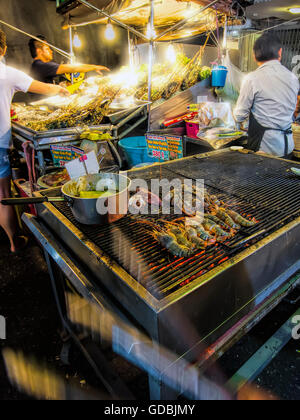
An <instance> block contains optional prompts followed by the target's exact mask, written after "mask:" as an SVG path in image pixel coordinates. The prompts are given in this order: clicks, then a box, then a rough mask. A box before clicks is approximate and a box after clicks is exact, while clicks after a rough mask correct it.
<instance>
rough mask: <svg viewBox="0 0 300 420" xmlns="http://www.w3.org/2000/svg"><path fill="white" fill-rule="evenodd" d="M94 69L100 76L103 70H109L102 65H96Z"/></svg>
mask: <svg viewBox="0 0 300 420" xmlns="http://www.w3.org/2000/svg"><path fill="white" fill-rule="evenodd" d="M95 71H96V72H97V73H98V74H100V75H101V76H102V72H103V71H110V69H109V68H107V67H104V66H96V67H95Z"/></svg>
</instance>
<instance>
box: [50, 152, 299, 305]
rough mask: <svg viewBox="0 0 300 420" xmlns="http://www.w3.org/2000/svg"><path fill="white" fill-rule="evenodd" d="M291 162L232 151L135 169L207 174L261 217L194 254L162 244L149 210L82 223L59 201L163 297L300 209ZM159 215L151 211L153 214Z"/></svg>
mask: <svg viewBox="0 0 300 420" xmlns="http://www.w3.org/2000/svg"><path fill="white" fill-rule="evenodd" d="M289 168H290V164H289V163H287V162H282V161H280V160H276V159H266V158H263V157H260V156H256V155H246V156H245V155H240V154H239V153H230V154H228V155H227V154H220V155H215V156H211V157H208V158H204V159H197V158H192V159H190V160H188V161H182V162H175V163H171V164H169V165H167V167H166V166H163V167H155V168H153V169H151V172H150V173H149V171H145V170H143V171H138V172H135V173H133V174H130V176H131V177H133V178H141V179H145V180H148V181H149V180H150V179H151V178H157V177H159V176H163V177H166V178H168V179H173V178H174V177H179V178H181V177H187V178H193V179H204V180H205V183H206V186H208V189H209V192H211V193H212V194H215V195H218V197H219V198H221V199H222V200H223V201H225V202H226V203H227V204H228V205H230V207H231V208H232V209H233V210H235V211H237V212H239V213H240V214H241V215H244V216H246V217H247V216H251V217H255V218H256V220H258V221H259V223H258V224H257V225H255V226H254V227H251V228H249V229H242V230H241V231H240V232H239V233H238V234H237V235H236V236H235V237H234V238H233V239H232V240H230V241H228V242H226V243H224V244H217V245H216V246H213V247H210V248H208V249H207V250H205V251H199V252H198V253H197V254H195V255H193V256H191V257H189V258H175V257H172V256H171V255H170V254H169V253H168V252H167V251H166V250H164V249H162V248H161V247H160V245H159V244H157V242H156V241H155V240H154V239H153V237H152V236H151V233H150V231H148V230H147V229H146V228H145V227H144V226H143V225H141V224H139V223H137V221H138V219H139V218H143V219H144V218H145V216H126V217H125V218H123V219H122V220H120V221H118V222H117V223H114V224H113V225H108V226H101V227H95V226H92V227H91V226H83V225H80V224H79V223H77V222H76V221H75V220H74V217H73V215H72V212H71V210H70V209H69V207H68V206H67V205H66V204H65V203H55V206H56V208H57V209H58V210H59V211H60V212H61V213H63V214H64V215H65V216H66V217H67V218H68V219H69V220H70V221H72V223H73V224H74V225H75V226H76V227H77V228H78V229H80V230H81V231H82V232H83V233H84V234H85V235H86V236H87V237H88V238H89V239H90V240H91V241H93V242H94V243H95V244H96V245H97V246H99V247H100V248H101V249H102V250H103V251H104V252H105V253H106V254H108V255H109V256H110V257H111V258H113V259H114V260H115V261H116V262H117V263H118V264H119V265H121V266H122V267H123V268H124V269H125V270H126V271H127V272H128V273H129V274H130V275H131V276H132V277H134V278H135V279H136V281H137V282H139V283H140V284H141V285H142V286H143V287H145V288H146V289H147V290H148V291H149V292H150V293H151V294H152V295H153V296H154V297H156V298H157V299H158V300H161V299H163V298H165V297H167V296H169V295H170V294H172V293H173V292H175V291H177V290H179V289H180V288H181V287H182V286H184V285H186V284H188V283H191V282H192V281H193V280H195V279H199V277H201V275H203V274H205V273H207V272H209V271H210V270H212V269H213V268H215V267H217V266H218V265H219V264H221V263H223V262H224V261H226V260H228V259H229V258H231V257H232V256H234V255H237V254H238V253H239V252H240V251H241V250H243V249H245V247H247V246H249V245H251V244H253V243H255V242H257V241H258V240H259V239H261V237H262V236H263V235H264V236H266V235H268V234H269V233H271V232H273V231H275V230H276V229H278V228H279V227H280V226H282V225H284V224H287V223H288V222H289V221H290V220H292V219H294V218H296V216H299V215H300V188H299V180H298V179H296V178H295V177H293V176H291V175H290V174H289V173H288V172H287V170H288V169H289ZM174 175H176V176H174ZM246 175H247V176H246ZM147 217H148V216H147ZM159 217H161V216H151V217H150V220H153V218H154V220H155V218H159ZM256 235H257V236H256ZM251 238H252V239H251Z"/></svg>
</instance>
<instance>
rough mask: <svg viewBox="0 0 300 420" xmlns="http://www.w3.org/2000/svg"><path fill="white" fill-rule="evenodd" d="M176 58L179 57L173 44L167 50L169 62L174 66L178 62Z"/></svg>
mask: <svg viewBox="0 0 300 420" xmlns="http://www.w3.org/2000/svg"><path fill="white" fill-rule="evenodd" d="M176 58H177V56H176V51H175V47H174V45H173V44H170V45H169V46H168V49H167V59H168V61H170V63H173V64H174V63H175V62H176Z"/></svg>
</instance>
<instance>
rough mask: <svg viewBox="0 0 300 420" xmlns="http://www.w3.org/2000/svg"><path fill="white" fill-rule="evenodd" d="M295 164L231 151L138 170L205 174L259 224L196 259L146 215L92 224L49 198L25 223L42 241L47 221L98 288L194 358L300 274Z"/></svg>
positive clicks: (142, 174) (141, 173)
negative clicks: (163, 236) (168, 240)
mask: <svg viewBox="0 0 300 420" xmlns="http://www.w3.org/2000/svg"><path fill="white" fill-rule="evenodd" d="M294 165H295V163H294V162H293V166H294ZM290 167H291V162H288V161H285V160H281V159H276V158H270V157H266V156H259V155H256V154H252V153H250V154H241V153H239V152H232V151H230V150H222V151H217V152H212V153H208V154H205V155H199V156H196V157H192V158H187V159H182V160H179V161H174V162H172V163H166V164H162V165H159V164H158V165H154V166H152V167H150V168H148V169H147V170H138V171H131V172H129V177H131V178H132V179H134V178H142V179H145V180H151V179H152V178H159V177H162V178H168V179H170V180H171V179H174V178H191V179H204V180H205V184H206V187H207V188H208V189H209V190H210V192H212V193H214V194H217V195H218V196H220V197H221V198H222V199H223V200H224V201H225V202H226V203H228V204H230V206H231V208H233V209H234V210H236V211H238V212H239V213H241V214H243V215H245V216H247V215H248V216H251V217H255V218H256V219H257V220H258V221H259V223H258V224H256V225H255V226H254V227H251V228H249V229H243V230H242V231H241V232H239V234H238V235H237V236H235V237H234V238H233V239H232V240H230V241H228V242H227V243H224V244H218V245H217V246H215V247H212V248H209V249H207V250H206V251H199V252H198V253H196V254H195V255H193V256H191V257H189V258H175V257H172V256H170V254H169V253H168V252H167V251H165V250H163V249H162V248H161V247H160V246H159V245H158V244H157V243H156V242H155V241H154V239H153V238H152V237H151V235H150V234H149V232H147V230H145V228H144V226H142V225H141V224H139V223H137V217H141V216H127V217H125V218H124V219H122V220H120V221H119V222H117V223H115V224H113V225H108V226H105V227H103V226H101V227H87V226H82V225H79V224H78V223H77V222H76V221H75V220H74V218H73V216H72V213H71V211H70V209H69V208H68V206H67V205H66V204H65V203H55V204H49V203H47V204H43V205H40V206H39V208H38V220H34V221H33V219H32V218H30V217H29V216H25V218H24V220H25V222H26V223H27V225H28V226H29V228H31V230H32V231H33V232H34V233H35V235H36V236H37V237H39V235H38V233H37V226H38V225H39V226H40V227H41V229H42V227H43V225H44V226H46V227H47V228H48V229H49V230H50V231H51V232H52V233H53V235H55V238H56V240H57V241H58V243H61V244H63V245H64V247H66V248H67V249H68V250H69V251H70V252H71V254H72V255H73V256H74V258H75V260H76V261H78V263H80V265H82V266H84V267H86V268H87V269H88V271H89V273H90V276H91V279H93V287H95V288H96V289H97V287H98V286H99V287H103V288H104V289H105V290H106V292H107V294H108V295H109V296H110V297H111V299H112V300H113V301H115V302H117V303H118V305H120V306H121V307H122V308H123V310H125V311H126V313H128V314H130V316H131V317H133V318H134V319H135V321H136V322H137V323H138V324H139V325H140V326H141V327H143V328H144V329H145V330H146V331H147V333H148V334H149V335H150V336H151V337H152V338H153V339H154V340H156V341H158V342H159V343H161V344H162V345H164V346H166V347H168V348H170V349H172V350H173V351H174V352H176V353H177V354H179V355H184V357H185V358H187V359H188V360H192V361H193V360H195V357H196V355H199V352H201V349H203V346H204V347H206V346H209V345H211V344H213V343H214V342H215V341H216V340H218V339H220V337H222V336H223V335H224V334H226V332H227V331H229V330H230V329H231V328H233V326H234V325H236V324H237V323H238V322H240V321H241V320H242V319H243V318H244V317H245V316H247V314H250V313H251V312H253V311H254V310H255V309H256V308H258V307H259V305H261V304H263V302H264V301H265V300H266V299H268V298H270V297H271V296H272V295H273V294H275V293H276V292H277V291H278V290H279V289H280V288H281V287H282V286H284V285H286V284H288V282H289V280H290V278H291V277H292V276H293V275H294V274H295V273H297V272H298V271H299V270H300V258H299V255H300V188H299V187H300V184H299V183H300V180H299V179H298V178H296V177H295V176H293V175H292V174H291V173H290V172H289V168H290ZM42 194H45V195H49V196H53V194H57V195H59V194H60V192H59V190H51V191H45V192H44V193H42ZM152 217H153V216H152ZM289 286H291V287H293V286H294V284H290V283H289Z"/></svg>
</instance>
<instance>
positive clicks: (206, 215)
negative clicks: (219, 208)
mask: <svg viewBox="0 0 300 420" xmlns="http://www.w3.org/2000/svg"><path fill="white" fill-rule="evenodd" d="M205 217H206V218H207V219H210V220H212V221H213V222H215V223H216V224H217V225H219V226H220V228H222V229H223V230H230V231H231V230H232V228H231V227H230V226H229V225H227V224H226V223H225V222H223V220H221V219H219V218H218V217H217V216H214V215H212V214H205Z"/></svg>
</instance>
